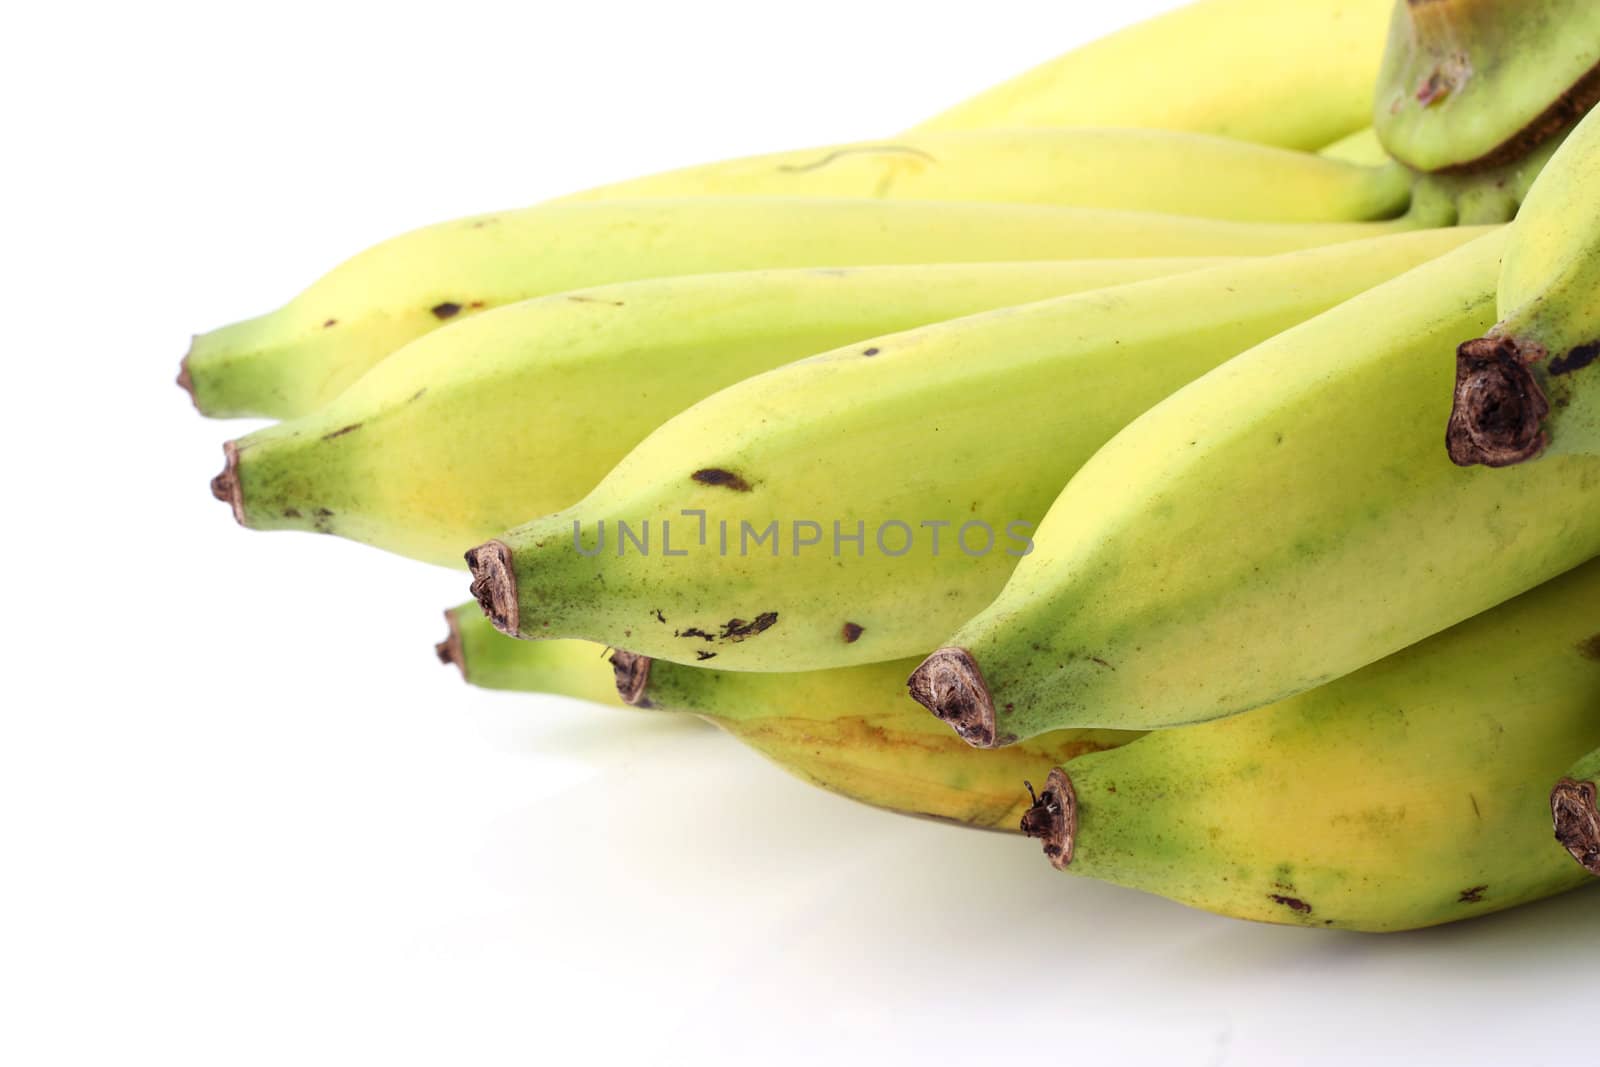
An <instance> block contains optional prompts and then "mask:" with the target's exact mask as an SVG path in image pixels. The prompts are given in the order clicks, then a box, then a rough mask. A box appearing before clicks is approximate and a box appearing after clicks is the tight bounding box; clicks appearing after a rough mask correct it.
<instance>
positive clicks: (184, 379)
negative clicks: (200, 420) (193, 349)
mask: <svg viewBox="0 0 1600 1067" xmlns="http://www.w3.org/2000/svg"><path fill="white" fill-rule="evenodd" d="M178 388H179V389H182V390H183V391H184V392H186V393H188V394H189V403H191V404H193V405H194V409H195V410H196V411H198V412H200V413H201V414H202V415H203V414H205V410H204V409H203V408H201V406H200V400H199V398H198V397H196V396H195V395H194V378H192V377H191V376H190V375H189V357H188V355H185V356H184V357H183V359H182V360H181V361H180V362H179V363H178Z"/></svg>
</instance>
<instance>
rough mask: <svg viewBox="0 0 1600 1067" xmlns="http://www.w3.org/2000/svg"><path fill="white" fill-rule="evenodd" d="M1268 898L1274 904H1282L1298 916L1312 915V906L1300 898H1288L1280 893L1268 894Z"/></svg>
mask: <svg viewBox="0 0 1600 1067" xmlns="http://www.w3.org/2000/svg"><path fill="white" fill-rule="evenodd" d="M1267 897H1268V899H1269V900H1271V901H1272V902H1273V903H1274V904H1282V905H1283V906H1284V907H1286V908H1288V909H1289V910H1290V911H1292V912H1294V913H1296V914H1297V915H1310V914H1311V905H1310V904H1307V903H1306V902H1305V901H1303V900H1301V899H1300V898H1299V897H1286V896H1283V895H1281V894H1278V893H1268V894H1267Z"/></svg>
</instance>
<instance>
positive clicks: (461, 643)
mask: <svg viewBox="0 0 1600 1067" xmlns="http://www.w3.org/2000/svg"><path fill="white" fill-rule="evenodd" d="M444 618H445V622H446V624H447V625H448V626H449V627H450V630H449V633H448V634H446V635H445V639H444V640H443V641H440V642H439V643H438V644H436V645H434V646H433V651H434V653H435V654H436V655H437V656H438V657H439V662H440V663H444V664H454V665H455V666H456V667H457V668H458V669H459V670H460V671H461V677H463V678H465V679H466V680H467V682H468V683H469V684H471V685H475V686H478V687H479V688H480V689H505V690H512V691H516V692H532V693H553V694H555V695H557V696H564V697H572V698H573V699H574V700H587V701H588V702H589V703H591V704H605V705H609V706H611V707H619V708H625V707H630V706H631V705H629V704H628V703H627V702H626V701H624V700H623V699H622V698H621V697H620V696H618V695H617V683H616V679H615V675H614V674H613V672H612V668H611V661H610V657H609V654H608V652H607V650H606V648H605V647H604V646H602V645H592V644H590V643H589V642H587V641H513V640H511V639H510V638H508V637H506V636H505V635H504V634H502V633H500V632H498V631H497V630H495V628H494V627H492V626H490V625H488V624H487V623H486V622H484V620H483V613H482V612H481V611H479V610H478V605H477V604H476V603H468V604H465V605H463V606H462V607H456V608H451V609H450V610H449V611H447V612H445V613H444Z"/></svg>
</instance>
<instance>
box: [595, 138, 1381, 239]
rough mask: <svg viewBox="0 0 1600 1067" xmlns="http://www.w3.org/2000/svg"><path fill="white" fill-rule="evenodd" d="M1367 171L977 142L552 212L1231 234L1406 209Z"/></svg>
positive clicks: (784, 165)
mask: <svg viewBox="0 0 1600 1067" xmlns="http://www.w3.org/2000/svg"><path fill="white" fill-rule="evenodd" d="M1380 154H1381V153H1380ZM1377 162H1378V165H1376V166H1366V165H1358V164H1355V163H1347V162H1342V161H1340V160H1337V159H1332V158H1325V157H1323V156H1320V155H1317V154H1315V153H1310V152H1295V151H1291V150H1289V149H1284V148H1273V147H1270V146H1266V145H1258V144H1250V143H1248V142H1245V141H1235V140H1232V139H1229V138H1226V137H1213V136H1208V135H1206V134H1198V133H1181V132H1175V131H1172V130H1139V129H1094V128H1087V129H1031V130H1027V129H1024V130H978V131H964V132H958V133H913V134H902V135H901V136H899V137H895V138H891V139H888V140H883V141H864V142H860V143H856V144H845V145H828V146H825V147H820V148H811V149H805V150H802V151H795V152H779V153H775V154H772V155H762V156H751V157H748V158H745V159H732V160H726V161H722V162H718V163H710V164H704V165H701V166H696V167H686V168H684V169H682V170H674V171H669V172H667V173H664V174H652V175H649V176H647V177H643V178H635V179H633V180H632V181H623V182H618V183H615V184H612V185H603V186H600V187H599V188H596V189H590V190H588V191H587V192H582V193H578V194H576V195H575V196H572V197H568V198H566V199H569V200H621V199H634V200H637V199H646V198H655V197H673V196H796V197H801V196H836V197H877V198H884V199H893V200H990V201H1000V202H1012V203H1030V204H1062V205H1068V206H1072V207H1096V208H1112V209H1117V210H1122V211H1164V212H1168V213H1170V214H1173V215H1193V216H1197V217H1203V218H1217V219H1236V220H1239V221H1242V222H1354V221H1357V220H1362V219H1383V218H1391V217H1394V216H1396V215H1399V214H1401V213H1403V212H1404V211H1405V210H1406V207H1407V205H1408V203H1409V201H1410V190H1411V180H1412V176H1411V174H1410V172H1409V171H1407V170H1406V168H1404V167H1402V166H1400V165H1399V164H1397V163H1393V162H1392V161H1390V160H1388V159H1387V158H1383V159H1380V160H1378V161H1377Z"/></svg>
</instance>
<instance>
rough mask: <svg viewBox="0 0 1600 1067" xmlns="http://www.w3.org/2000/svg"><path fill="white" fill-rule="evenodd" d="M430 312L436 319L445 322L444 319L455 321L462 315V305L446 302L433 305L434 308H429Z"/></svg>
mask: <svg viewBox="0 0 1600 1067" xmlns="http://www.w3.org/2000/svg"><path fill="white" fill-rule="evenodd" d="M428 310H429V311H431V312H433V317H434V318H436V319H439V320H441V321H443V320H444V319H453V318H455V317H456V316H457V315H459V314H460V313H461V305H460V304H457V303H455V302H453V301H450V300H446V301H445V302H444V303H442V304H435V305H433V307H431V308H429V309H428Z"/></svg>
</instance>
